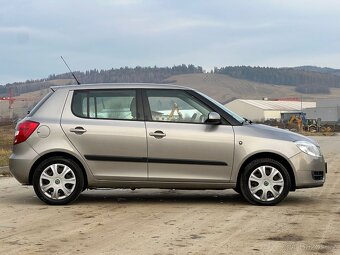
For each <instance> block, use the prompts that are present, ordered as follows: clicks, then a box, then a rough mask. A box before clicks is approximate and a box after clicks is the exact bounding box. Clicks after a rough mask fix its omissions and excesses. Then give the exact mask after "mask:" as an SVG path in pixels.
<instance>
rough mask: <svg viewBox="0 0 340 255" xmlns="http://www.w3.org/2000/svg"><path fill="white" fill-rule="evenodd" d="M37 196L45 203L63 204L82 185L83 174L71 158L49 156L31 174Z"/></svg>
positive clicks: (81, 188)
mask: <svg viewBox="0 0 340 255" xmlns="http://www.w3.org/2000/svg"><path fill="white" fill-rule="evenodd" d="M33 187H34V191H35V193H36V194H37V196H38V197H39V198H40V199H41V200H42V201H44V202H45V203H47V204H51V205H65V204H68V203H70V202H72V201H73V200H75V199H76V198H78V196H79V194H80V193H81V192H82V190H83V187H84V175H83V173H82V171H81V169H80V167H79V166H78V164H76V163H75V162H74V161H73V160H71V159H68V158H64V157H51V158H49V159H46V160H44V161H43V162H41V163H40V164H39V165H38V167H37V169H36V170H35V172H34V174H33Z"/></svg>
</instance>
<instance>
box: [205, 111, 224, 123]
mask: <svg viewBox="0 0 340 255" xmlns="http://www.w3.org/2000/svg"><path fill="white" fill-rule="evenodd" d="M205 123H207V124H212V125H218V124H221V123H222V121H221V115H219V114H218V113H217V112H211V113H209V114H208V118H207V120H206V121H205Z"/></svg>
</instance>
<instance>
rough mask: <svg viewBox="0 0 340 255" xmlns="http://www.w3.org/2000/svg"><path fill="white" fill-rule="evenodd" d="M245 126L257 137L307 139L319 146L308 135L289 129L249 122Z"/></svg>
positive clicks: (290, 139)
mask: <svg viewBox="0 0 340 255" xmlns="http://www.w3.org/2000/svg"><path fill="white" fill-rule="evenodd" d="M242 127H244V128H248V129H249V130H248V131H249V132H250V133H249V134H252V135H253V136H257V137H263V138H269V139H278V140H284V141H291V142H295V141H307V142H310V143H312V144H315V145H316V146H319V144H318V143H317V142H316V141H315V140H313V139H311V138H309V137H306V136H303V135H300V134H297V133H294V132H291V131H289V130H285V129H281V128H276V127H271V126H267V125H263V124H248V125H244V126H242Z"/></svg>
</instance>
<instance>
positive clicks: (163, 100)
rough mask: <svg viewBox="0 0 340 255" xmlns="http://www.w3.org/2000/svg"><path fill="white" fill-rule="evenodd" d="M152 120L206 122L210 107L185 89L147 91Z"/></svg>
mask: <svg viewBox="0 0 340 255" xmlns="http://www.w3.org/2000/svg"><path fill="white" fill-rule="evenodd" d="M147 97H148V100H149V105H150V110H151V116H152V120H154V121H167V122H184V123H204V122H205V120H206V119H207V117H208V114H209V112H211V109H209V108H208V107H207V106H206V105H204V104H202V103H201V102H199V101H198V100H197V99H195V98H194V97H193V96H191V95H190V94H188V93H186V92H185V91H184V90H149V91H147Z"/></svg>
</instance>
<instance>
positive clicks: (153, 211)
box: [0, 135, 340, 255]
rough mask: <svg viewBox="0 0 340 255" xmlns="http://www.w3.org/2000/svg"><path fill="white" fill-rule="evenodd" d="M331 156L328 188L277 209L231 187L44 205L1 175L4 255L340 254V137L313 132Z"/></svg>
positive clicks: (98, 194) (294, 196)
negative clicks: (252, 200) (246, 198)
mask: <svg viewBox="0 0 340 255" xmlns="http://www.w3.org/2000/svg"><path fill="white" fill-rule="evenodd" d="M314 138H315V139H317V140H318V141H319V143H320V145H321V148H322V150H323V152H324V154H325V157H326V160H327V161H328V166H329V167H328V168H329V173H328V175H327V181H326V184H325V186H324V187H322V188H315V189H304V190H298V191H296V192H291V193H290V194H289V196H288V197H287V199H286V200H285V201H283V202H282V203H281V204H279V205H278V206H274V207H258V206H252V205H249V204H248V203H247V202H245V201H244V200H243V199H242V198H241V196H240V195H238V194H236V193H235V192H233V191H232V190H226V191H175V190H146V189H141V190H135V191H131V190H103V191H85V192H84V193H83V194H82V195H81V196H80V198H79V200H78V201H76V202H75V203H74V204H71V205H68V206H47V205H45V204H43V203H42V202H40V201H39V200H38V198H36V196H35V194H34V191H33V188H32V187H26V186H20V184H19V183H17V182H16V181H15V179H14V178H0V254H46V253H49V254H214V255H215V254H287V253H288V254H291V255H293V254H299V255H300V254H340V221H339V218H340V190H339V185H340V146H339V144H340V136H339V135H338V136H332V137H326V136H325V137H314Z"/></svg>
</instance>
